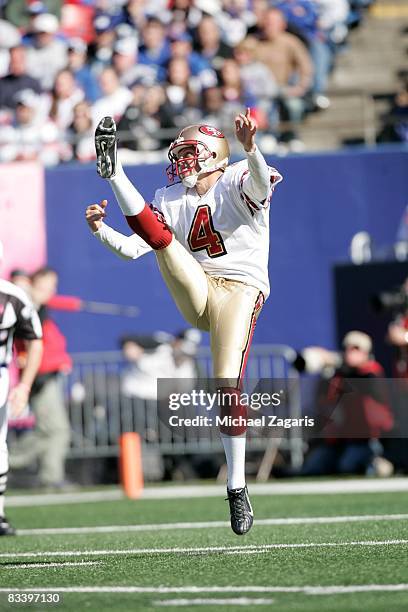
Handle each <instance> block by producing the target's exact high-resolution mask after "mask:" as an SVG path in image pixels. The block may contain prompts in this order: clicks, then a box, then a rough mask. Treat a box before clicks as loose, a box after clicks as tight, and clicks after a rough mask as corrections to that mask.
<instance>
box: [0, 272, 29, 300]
mask: <svg viewBox="0 0 408 612" xmlns="http://www.w3.org/2000/svg"><path fill="white" fill-rule="evenodd" d="M0 293H5V294H6V295H9V296H12V297H15V298H17V299H18V300H20V301H21V302H23V304H24V305H25V306H32V301H31V300H30V298H29V297H28V295H27V294H26V292H25V291H24V290H23V289H21V287H17V285H15V284H14V283H11V282H10V281H7V280H4V278H0Z"/></svg>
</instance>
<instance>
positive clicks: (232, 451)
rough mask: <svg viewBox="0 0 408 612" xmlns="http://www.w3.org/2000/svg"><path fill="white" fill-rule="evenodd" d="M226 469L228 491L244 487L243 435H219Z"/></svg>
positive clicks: (244, 437) (244, 438)
mask: <svg viewBox="0 0 408 612" xmlns="http://www.w3.org/2000/svg"><path fill="white" fill-rule="evenodd" d="M221 440H222V444H223V446H224V451H225V457H226V459H227V468H228V480H227V487H228V489H242V487H245V442H246V436H245V434H244V435H242V436H226V435H225V434H221Z"/></svg>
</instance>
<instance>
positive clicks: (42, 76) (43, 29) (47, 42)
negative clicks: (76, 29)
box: [27, 13, 67, 90]
mask: <svg viewBox="0 0 408 612" xmlns="http://www.w3.org/2000/svg"><path fill="white" fill-rule="evenodd" d="M58 28H59V24H58V19H57V18H56V17H55V15H51V14H50V13H42V14H40V15H37V17H35V18H34V20H33V35H34V40H33V46H30V47H29V48H28V50H27V71H28V74H30V75H31V76H32V77H35V78H37V79H38V80H39V81H40V83H41V86H42V87H43V88H44V89H46V90H51V89H52V87H53V84H54V80H55V77H56V75H57V73H58V72H59V71H60V70H61V69H62V68H64V67H65V66H66V63H67V48H66V45H65V43H63V42H62V41H61V40H59V39H58V38H56V33H57V31H58Z"/></svg>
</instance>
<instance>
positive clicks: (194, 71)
mask: <svg viewBox="0 0 408 612" xmlns="http://www.w3.org/2000/svg"><path fill="white" fill-rule="evenodd" d="M192 42H193V39H192V38H191V36H190V34H188V33H187V32H183V33H182V34H177V35H175V36H173V37H172V38H171V44H170V54H171V59H175V58H182V59H187V61H188V65H189V68H190V73H191V76H192V78H194V77H196V81H197V82H199V84H200V87H201V88H203V87H212V86H213V85H216V84H217V77H216V74H215V72H214V70H212V68H211V66H210V64H209V62H208V61H207V60H206V59H204V58H203V57H202V56H201V55H200V54H199V53H197V52H196V51H193V44H192Z"/></svg>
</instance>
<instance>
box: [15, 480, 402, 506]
mask: <svg viewBox="0 0 408 612" xmlns="http://www.w3.org/2000/svg"><path fill="white" fill-rule="evenodd" d="M249 489H250V493H251V494H253V495H312V494H313V495H314V494H348V493H387V492H389V493H395V492H403V491H406V492H407V491H408V478H403V477H401V478H400V477H398V478H389V479H382V478H379V479H371V478H366V479H363V478H353V479H345V480H324V481H304V482H284V483H282V482H280V483H276V482H270V483H265V484H259V483H254V484H251V485H249ZM224 494H225V486H224V485H201V486H200V485H182V486H178V485H177V486H164V487H147V488H146V489H144V490H143V493H142V499H179V498H192V497H218V496H219V495H221V496H222V495H224ZM6 499H7V506H8V507H18V506H20V507H21V506H39V505H55V504H61V505H65V504H79V503H86V502H103V501H117V500H120V499H125V497H124V495H123V493H122V491H121V490H119V489H114V490H112V489H109V490H108V491H106V492H105V491H85V492H83V493H81V492H76V493H48V494H33V495H10V496H7V498H6Z"/></svg>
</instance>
